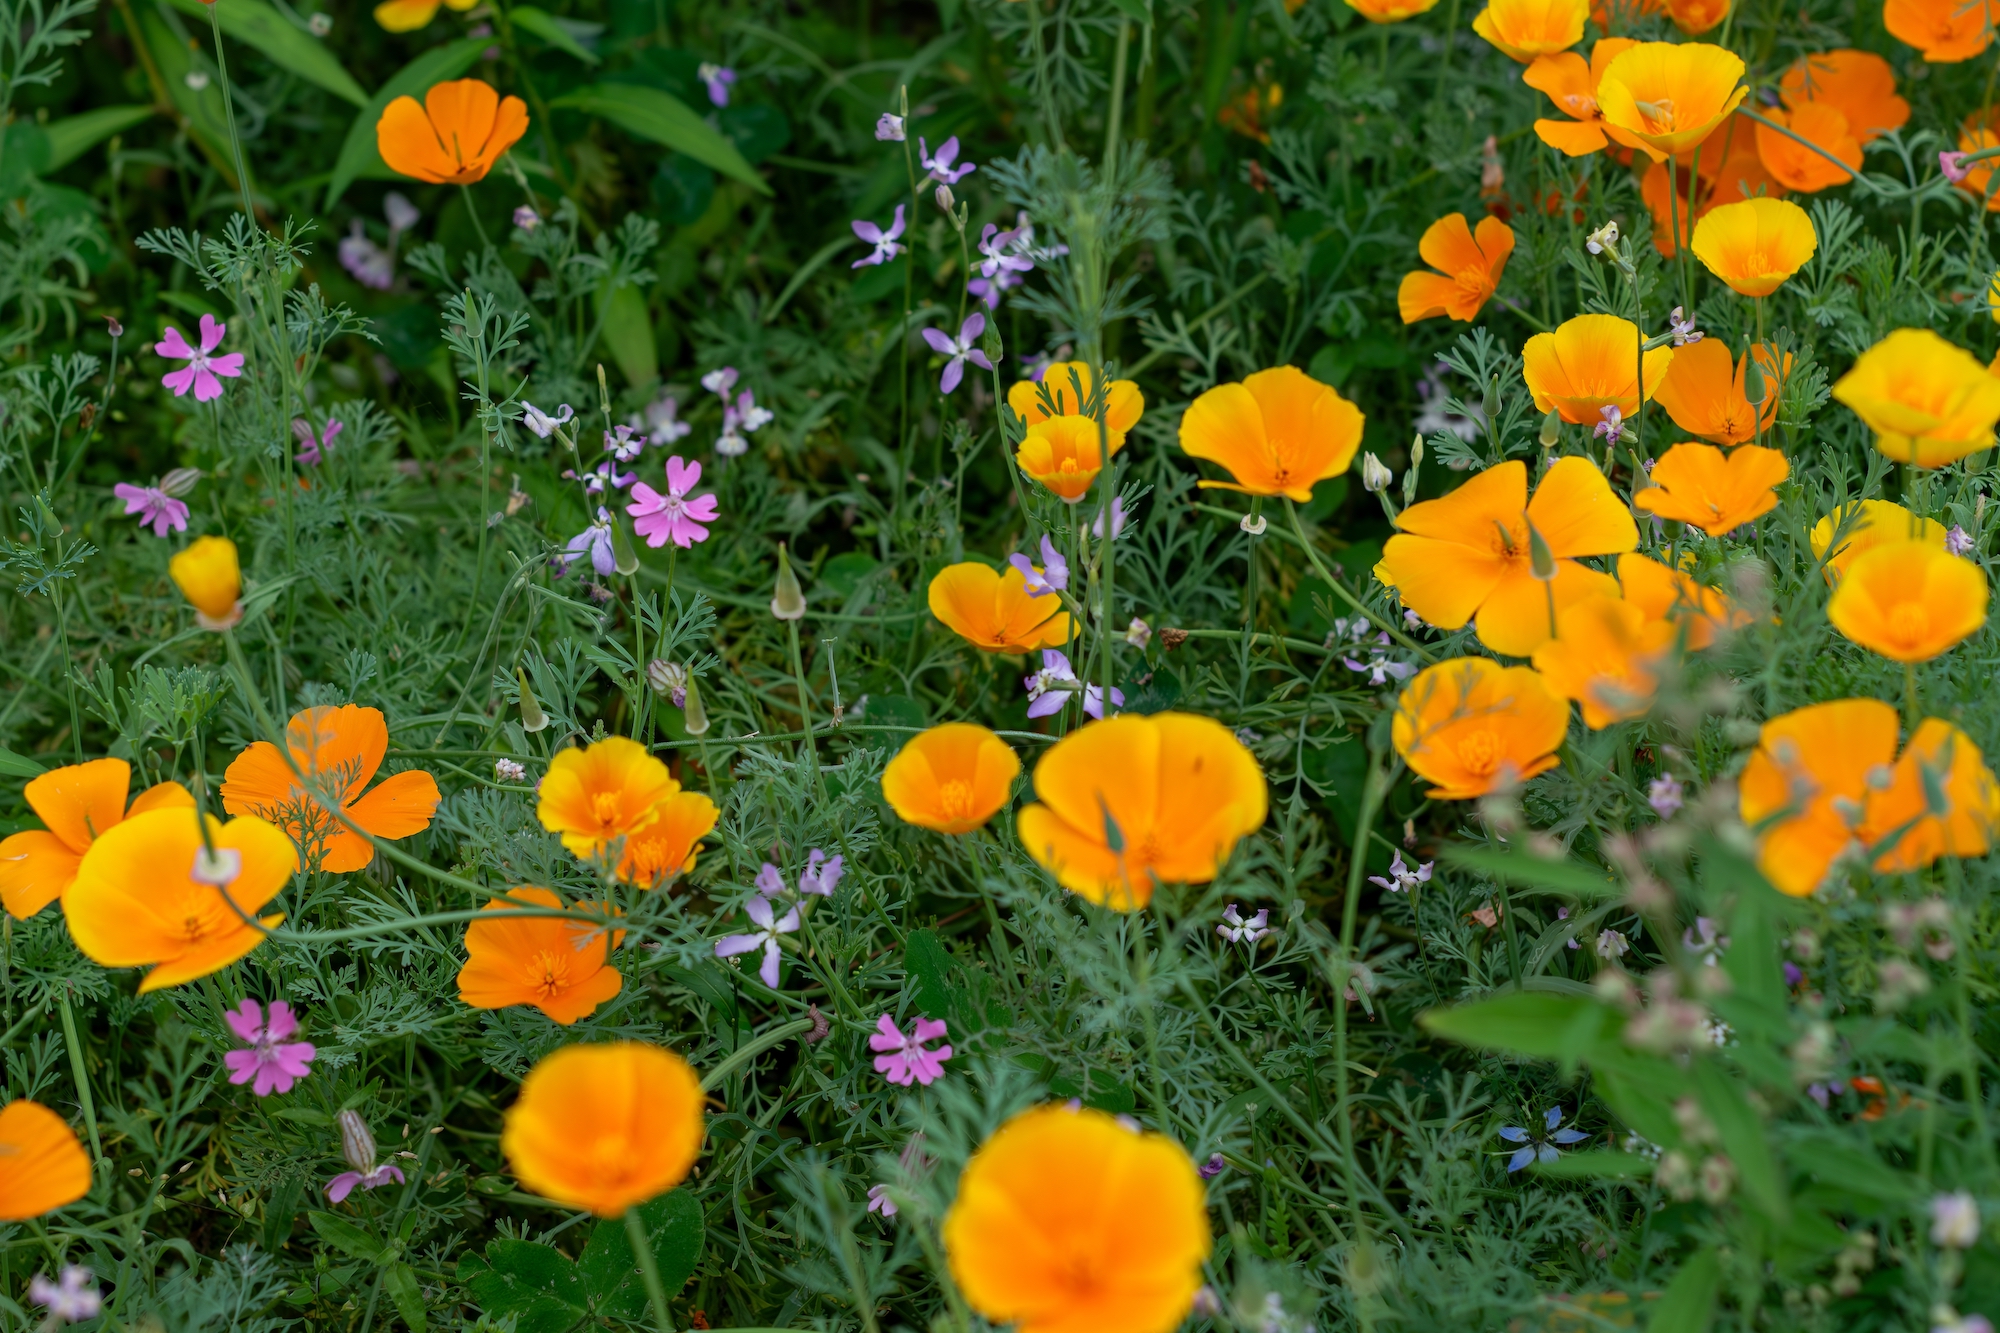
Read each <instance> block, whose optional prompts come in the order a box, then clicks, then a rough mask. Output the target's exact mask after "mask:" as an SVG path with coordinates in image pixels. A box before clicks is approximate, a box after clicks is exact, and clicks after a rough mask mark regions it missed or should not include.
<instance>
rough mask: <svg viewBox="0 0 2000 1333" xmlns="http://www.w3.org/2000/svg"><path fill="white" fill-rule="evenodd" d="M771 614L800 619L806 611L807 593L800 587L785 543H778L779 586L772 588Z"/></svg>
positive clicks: (783, 618) (781, 618) (782, 618)
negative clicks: (787, 554) (786, 552)
mask: <svg viewBox="0 0 2000 1333" xmlns="http://www.w3.org/2000/svg"><path fill="white" fill-rule="evenodd" d="M772 591H773V594H774V595H773V596H772V598H771V614H772V615H774V616H776V617H777V618H778V619H780V620H800V619H803V618H804V616H805V613H806V595H805V592H804V591H803V590H802V589H801V588H800V587H799V576H798V575H796V574H794V573H793V572H792V562H791V559H790V558H789V557H787V556H786V554H785V544H784V543H783V542H779V543H778V586H777V587H776V588H775V589H773V590H772Z"/></svg>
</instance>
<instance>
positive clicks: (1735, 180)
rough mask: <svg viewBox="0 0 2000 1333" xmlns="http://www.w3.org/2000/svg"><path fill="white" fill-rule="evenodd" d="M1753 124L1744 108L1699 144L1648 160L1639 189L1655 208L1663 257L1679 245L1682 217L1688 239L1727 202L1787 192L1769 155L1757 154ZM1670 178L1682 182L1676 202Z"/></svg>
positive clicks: (1655, 227) (1656, 242) (1655, 235)
mask: <svg viewBox="0 0 2000 1333" xmlns="http://www.w3.org/2000/svg"><path fill="white" fill-rule="evenodd" d="M1751 128H1752V125H1751V122H1750V121H1748V120H1745V119H1744V118H1743V116H1742V115H1741V114H1740V113H1732V114H1731V115H1730V117H1729V118H1728V119H1727V120H1725V121H1724V122H1723V123H1722V124H1721V125H1720V126H1719V127H1717V129H1716V130H1715V132H1714V133H1713V134H1711V135H1709V136H1708V138H1707V139H1706V140H1704V141H1703V142H1701V143H1700V144H1698V145H1696V146H1695V147H1694V148H1692V149H1689V150H1688V151H1686V152H1683V153H1677V154H1675V155H1674V156H1673V157H1672V158H1670V159H1668V160H1666V161H1663V162H1653V163H1649V164H1648V165H1647V167H1646V174H1645V177H1644V179H1643V180H1642V181H1641V183H1640V187H1639V190H1640V194H1641V196H1642V197H1643V198H1644V199H1645V201H1646V207H1647V208H1648V209H1649V210H1651V212H1652V214H1653V248H1654V249H1656V250H1658V251H1659V252H1660V254H1661V256H1662V257H1663V258H1666V259H1672V258H1673V257H1674V255H1675V254H1676V253H1677V251H1678V248H1679V247H1678V246H1677V245H1676V244H1675V241H1674V227H1675V224H1676V223H1678V224H1679V227H1680V239H1681V241H1682V243H1685V242H1686V240H1687V238H1688V236H1689V235H1690V234H1691V233H1692V232H1693V230H1694V227H1695V224H1696V223H1698V222H1700V221H1701V219H1702V218H1704V217H1706V216H1708V214H1709V213H1710V212H1711V211H1713V210H1714V209H1716V208H1718V207H1720V206H1721V205H1723V204H1734V203H1739V202H1741V201H1743V200H1745V199H1757V198H1762V197H1769V198H1772V199H1782V198H1783V197H1784V195H1785V186H1784V183H1783V182H1781V181H1780V180H1778V178H1777V177H1775V176H1773V175H1772V174H1771V173H1770V172H1769V171H1767V170H1766V169H1765V167H1764V160H1763V159H1762V158H1760V157H1758V156H1757V138H1756V136H1755V135H1754V134H1752V133H1751ZM1697 168H1699V170H1697ZM1670 179H1671V180H1673V181H1675V182H1676V183H1677V184H1678V185H1679V186H1680V198H1679V200H1678V201H1676V202H1669V200H1668V188H1667V182H1668V181H1669V180H1670ZM1676 210H1678V211H1676Z"/></svg>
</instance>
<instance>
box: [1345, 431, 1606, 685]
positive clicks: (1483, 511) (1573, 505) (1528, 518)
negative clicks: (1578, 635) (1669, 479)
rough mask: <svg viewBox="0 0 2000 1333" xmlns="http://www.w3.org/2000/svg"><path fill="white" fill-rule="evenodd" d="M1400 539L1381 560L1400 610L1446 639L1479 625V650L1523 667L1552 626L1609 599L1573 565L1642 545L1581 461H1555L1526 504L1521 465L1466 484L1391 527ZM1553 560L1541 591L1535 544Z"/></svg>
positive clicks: (1596, 578) (1598, 582) (1510, 464)
mask: <svg viewBox="0 0 2000 1333" xmlns="http://www.w3.org/2000/svg"><path fill="white" fill-rule="evenodd" d="M1396 526H1397V527H1398V528H1400V529H1401V531H1400V532H1399V533H1397V535H1395V536H1393V537H1391V538H1390V539H1389V541H1388V544H1387V545H1386V546H1385V547H1384V548H1383V551H1382V564H1381V567H1380V568H1381V572H1383V573H1385V574H1387V575H1388V578H1387V580H1385V581H1387V582H1389V583H1390V584H1391V586H1393V587H1394V588H1395V589H1396V592H1397V594H1398V595H1399V596H1401V597H1402V599H1403V604H1404V605H1405V606H1407V607H1409V608H1410V609H1411V610H1412V611H1415V612H1416V613H1417V614H1418V615H1420V616H1422V617H1423V618H1424V620H1425V621H1426V622H1428V623H1430V624H1432V625H1435V626H1437V627H1438V628H1439V629H1443V630H1454V629H1459V628H1461V627H1462V626H1463V625H1464V624H1465V622H1466V621H1468V620H1471V619H1472V618H1473V616H1474V615H1475V614H1476V615H1477V616H1478V618H1479V619H1478V628H1479V641H1480V642H1481V643H1483V644H1485V645H1486V646H1487V647H1488V648H1491V649H1492V650H1493V651H1494V652H1496V653H1505V654H1507V655H1508V656H1510V657H1526V656H1527V655H1528V654H1529V653H1532V652H1533V651H1534V650H1535V647H1536V645H1537V644H1539V643H1541V642H1542V641H1543V640H1544V639H1546V638H1548V637H1549V636H1550V635H1551V634H1553V633H1554V632H1555V624H1554V621H1555V617H1556V615H1558V614H1559V613H1560V612H1561V611H1562V609H1563V608H1564V607H1566V606H1569V605H1570V604H1571V603H1574V602H1580V601H1582V600H1583V599H1584V598H1586V597H1588V596H1590V595H1591V594H1593V593H1606V594H1611V595H1616V593H1617V591H1618V586H1617V584H1616V583H1615V582H1613V580H1612V578H1611V576H1610V575H1608V574H1601V573H1599V572H1598V571H1596V570H1594V569H1590V568H1588V567H1586V566H1584V565H1580V564H1578V563H1577V560H1578V558H1580V557H1583V556H1592V555H1615V554H1617V553H1618V552H1620V551H1630V550H1634V549H1636V548H1637V547H1638V545H1639V529H1638V528H1637V527H1636V526H1634V525H1633V522H1632V515H1631V512H1630V511H1629V510H1627V509H1626V508H1625V506H1624V505H1623V504H1621V503H1619V500H1618V497H1617V496H1616V495H1614V494H1613V493H1612V490H1611V485H1610V483H1609V482H1607V481H1605V479H1604V474H1603V473H1602V472H1600V471H1598V470H1597V465H1596V464H1595V463H1593V462H1591V461H1590V460H1589V459H1588V458H1584V457H1581V456H1580V455H1575V454H1572V455H1570V456H1569V457H1567V458H1558V459H1557V460H1556V461H1555V463H1554V464H1553V465H1551V466H1550V468H1549V469H1548V471H1547V472H1545V473H1543V474H1542V481H1541V484H1540V485H1539V486H1538V487H1536V489H1535V496H1534V499H1532V500H1530V499H1529V498H1528V468H1527V465H1526V464H1525V463H1522V462H1521V461H1520V460H1519V459H1510V460H1509V461H1507V462H1505V463H1502V464H1500V465H1499V466H1498V467H1493V468H1488V469H1487V470H1486V471H1484V472H1481V473H1478V474H1476V475H1475V476H1473V477H1472V478H1471V479H1470V480H1468V481H1467V482H1466V483H1465V484H1464V485H1463V486H1460V487H1459V488H1458V489H1457V490H1455V491H1453V492H1451V493H1450V494H1449V495H1446V496H1443V497H1442V498H1440V499H1436V500H1424V501H1421V502H1419V503H1417V504H1413V505H1411V506H1410V507H1409V508H1407V509H1405V510H1404V511H1403V512H1402V513H1401V514H1399V515H1397V517H1396ZM1531 528H1532V529H1533V530H1534V532H1536V533H1539V534H1540V535H1541V539H1542V541H1543V542H1545V543H1546V544H1547V546H1548V549H1549V554H1550V555H1551V556H1553V557H1554V559H1555V577H1554V578H1553V579H1551V580H1550V581H1548V582H1546V583H1545V582H1543V581H1542V580H1541V579H1538V578H1536V577H1535V574H1534V570H1533V568H1532V560H1531V552H1532V538H1531V537H1530V533H1529V530H1530V529H1531Z"/></svg>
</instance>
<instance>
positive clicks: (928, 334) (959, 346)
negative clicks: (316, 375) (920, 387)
mask: <svg viewBox="0 0 2000 1333" xmlns="http://www.w3.org/2000/svg"><path fill="white" fill-rule="evenodd" d="M984 332H986V316H985V315H983V314H980V313H978V312H976V311H975V312H974V313H972V314H970V315H967V316H966V317H965V323H963V324H961V325H959V327H958V336H957V337H956V338H954V337H952V336H951V335H950V334H948V333H946V332H945V331H944V330H943V329H925V330H924V341H925V342H927V343H929V344H930V345H931V350H932V351H933V352H936V353H937V354H938V355H939V356H941V357H944V358H945V363H944V373H943V374H942V375H940V376H938V392H939V393H950V392H951V391H952V390H954V389H956V388H957V387H958V385H959V381H960V380H962V379H964V378H965V363H966V362H968V361H970V362H971V363H972V364H973V365H975V366H978V367H979V368H980V369H981V370H991V369H993V363H992V362H991V361H988V360H987V359H986V353H984V352H982V351H980V350H979V335H980V334H982V333H984Z"/></svg>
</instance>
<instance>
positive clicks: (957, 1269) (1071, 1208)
mask: <svg viewBox="0 0 2000 1333" xmlns="http://www.w3.org/2000/svg"><path fill="white" fill-rule="evenodd" d="M1205 1194H1206V1191H1205V1188H1204V1186H1203V1184H1202V1180H1201V1177H1200V1176H1199V1175H1198V1174H1196V1172H1195V1168H1194V1162H1193V1160H1192V1159H1190V1158H1189V1157H1188V1155H1187V1150H1186V1149H1185V1148H1182V1147H1181V1146H1180V1144H1178V1143H1175V1142H1174V1141H1173V1140H1172V1139H1169V1138H1167V1137H1165V1136H1164V1135H1160V1134H1151V1133H1145V1132H1142V1131H1141V1130H1139V1129H1138V1128H1137V1127H1136V1126H1132V1127H1129V1128H1128V1127H1127V1125H1125V1124H1121V1123H1120V1122H1119V1120H1118V1119H1114V1118H1113V1117H1112V1116H1110V1115H1108V1114H1106V1113H1105V1112H1103V1111H1093V1110H1087V1109H1077V1110H1072V1109H1070V1108H1069V1107H1067V1106H1038V1107H1035V1108H1033V1109H1032V1110H1027V1111H1023V1112H1021V1113H1020V1114H1019V1115H1016V1116H1015V1117H1014V1118H1013V1119H1011V1120H1009V1121H1008V1122H1007V1123H1006V1124H1004V1125H1002V1126H1000V1128H999V1129H998V1130H996V1131H995V1132H994V1134H993V1136H992V1137H991V1138H989V1139H987V1140H986V1142H985V1143H983V1144H981V1145H980V1148H979V1151H978V1152H976V1153H974V1154H973V1156H972V1160H971V1161H969V1162H967V1163H966V1165H965V1170H964V1171H963V1172H962V1173H961V1174H960V1175H959V1178H958V1193H957V1197H956V1198H954V1199H953V1200H952V1204H951V1208H950V1210H949V1211H948V1212H947V1213H946V1214H945V1219H944V1249H945V1256H946V1258H947V1260H948V1261H949V1262H950V1264H951V1273H952V1277H953V1278H954V1279H956V1281H957V1283H958V1289H959V1290H960V1291H961V1292H963V1293H964V1294H965V1299H966V1301H967V1303H969V1304H970V1305H971V1306H972V1308H973V1309H975V1310H977V1311H978V1312H979V1313H980V1314H981V1315H983V1316H985V1317H986V1319H987V1320H990V1321H991V1322H992V1323H993V1324H994V1325H996V1326H998V1325H1003V1324H1004V1325H1007V1326H1008V1327H1011V1328H1013V1329H1015V1330H1016V1331H1017V1333H1085V1331H1086V1330H1087V1331H1088V1333H1170V1331H1171V1330H1173V1329H1176V1328H1179V1327H1180V1326H1181V1323H1182V1321H1183V1320H1185V1319H1186V1318H1187V1316H1188V1312H1189V1311H1190V1310H1191V1309H1193V1308H1194V1298H1195V1292H1196V1291H1197V1289H1199V1288H1200V1286H1201V1268H1202V1264H1203V1263H1204V1262H1205V1261H1206V1260H1207V1259H1208V1254H1209V1247H1210V1235H1209V1223H1208V1207H1207V1202H1206V1199H1205Z"/></svg>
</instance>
